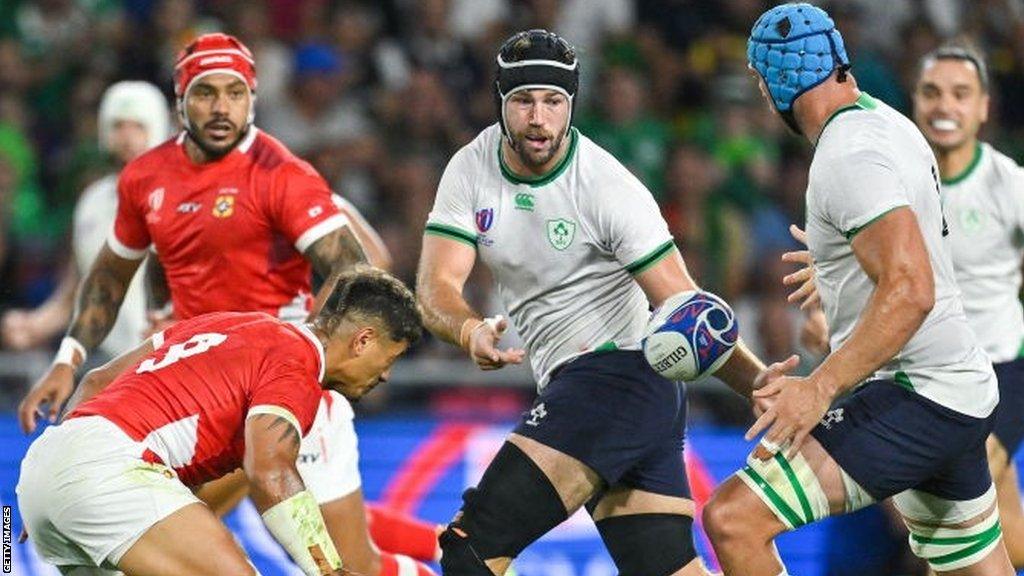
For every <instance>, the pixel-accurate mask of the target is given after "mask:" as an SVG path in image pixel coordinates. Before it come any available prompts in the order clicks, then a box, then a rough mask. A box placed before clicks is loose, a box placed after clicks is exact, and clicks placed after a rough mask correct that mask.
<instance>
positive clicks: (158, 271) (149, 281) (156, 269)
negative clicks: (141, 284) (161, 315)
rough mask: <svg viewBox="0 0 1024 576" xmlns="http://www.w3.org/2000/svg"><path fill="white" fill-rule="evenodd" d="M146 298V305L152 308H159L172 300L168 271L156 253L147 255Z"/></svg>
mask: <svg viewBox="0 0 1024 576" xmlns="http://www.w3.org/2000/svg"><path fill="white" fill-rule="evenodd" d="M146 300H147V302H146V307H147V308H149V309H150V310H159V309H160V308H163V307H164V306H166V305H167V303H168V302H170V301H171V289H170V287H169V286H168V285H167V273H166V272H165V271H164V266H163V264H161V263H160V259H159V258H158V257H157V255H156V254H155V253H150V254H149V256H147V257H146Z"/></svg>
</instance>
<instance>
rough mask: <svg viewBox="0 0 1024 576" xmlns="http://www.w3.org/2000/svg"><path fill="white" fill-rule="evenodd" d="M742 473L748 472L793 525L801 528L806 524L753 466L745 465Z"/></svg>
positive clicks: (749, 476) (748, 475)
mask: <svg viewBox="0 0 1024 576" xmlns="http://www.w3.org/2000/svg"><path fill="white" fill-rule="evenodd" d="M740 473H741V474H746V475H747V477H748V478H750V479H751V480H753V481H754V484H757V486H758V487H759V488H760V489H761V490H762V491H763V492H764V495H765V496H767V497H768V499H769V500H771V502H772V504H774V505H775V507H776V508H778V510H779V512H781V513H782V515H783V516H785V517H786V520H787V521H788V522H789V524H790V526H791V527H793V528H799V527H800V526H803V525H804V524H805V522H802V521H801V520H800V517H799V516H797V514H796V512H794V511H793V509H792V508H790V507H789V504H786V501H785V500H783V499H782V496H779V493H778V492H776V491H775V489H774V488H772V487H771V485H770V484H768V482H767V481H765V479H764V478H762V477H761V475H760V474H758V473H757V472H755V471H754V469H753V468H751V467H750V466H745V467H744V468H743V469H742V470H740Z"/></svg>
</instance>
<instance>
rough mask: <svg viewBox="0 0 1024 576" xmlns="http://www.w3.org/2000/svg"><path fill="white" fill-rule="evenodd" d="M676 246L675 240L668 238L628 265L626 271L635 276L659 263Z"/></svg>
mask: <svg viewBox="0 0 1024 576" xmlns="http://www.w3.org/2000/svg"><path fill="white" fill-rule="evenodd" d="M675 247H676V245H675V242H673V241H672V240H666V241H665V243H664V244H662V245H660V246H658V247H657V248H655V249H654V250H651V251H650V252H648V253H647V254H646V255H644V256H641V257H640V258H639V259H637V260H636V261H635V262H633V263H632V264H630V265H629V266H626V271H627V272H629V273H630V274H632V275H634V276H635V275H637V274H639V273H641V272H643V271H645V270H647V269H648V268H650V267H651V266H654V265H655V264H657V263H658V261H660V260H661V259H662V258H664V257H665V256H668V254H669V253H670V252H672V249H673V248H675Z"/></svg>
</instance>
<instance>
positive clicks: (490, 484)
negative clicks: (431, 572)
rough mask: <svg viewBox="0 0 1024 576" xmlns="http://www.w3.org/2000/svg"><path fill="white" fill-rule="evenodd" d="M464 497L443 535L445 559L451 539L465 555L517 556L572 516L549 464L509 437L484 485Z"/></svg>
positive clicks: (489, 556) (488, 469)
mask: <svg viewBox="0 0 1024 576" xmlns="http://www.w3.org/2000/svg"><path fill="white" fill-rule="evenodd" d="M462 499H463V506H462V510H461V511H460V513H459V516H458V519H457V520H456V521H454V522H452V524H451V525H450V526H449V528H448V530H446V531H445V533H446V534H448V536H447V537H446V538H442V539H441V543H442V550H443V556H442V559H444V558H447V557H448V550H447V549H445V542H446V541H447V543H448V544H447V545H448V546H449V547H454V548H456V549H458V550H461V551H462V552H459V554H460V556H459V559H460V560H459V561H462V560H461V559H462V558H463V556H465V557H466V558H467V559H468V558H469V552H470V551H471V552H472V553H473V554H475V555H476V556H477V557H479V559H480V560H481V561H483V560H489V559H491V558H515V557H516V556H518V555H519V553H520V552H521V551H522V550H523V549H524V548H526V547H527V546H528V545H530V543H532V542H533V541H534V540H536V539H537V538H539V537H541V536H543V535H544V534H545V533H547V531H548V530H551V529H552V528H554V527H555V526H557V525H558V524H560V523H561V522H562V521H563V520H565V519H566V518H567V517H568V514H567V513H566V510H565V505H564V504H563V503H562V498H561V496H559V494H558V491H557V490H556V489H555V487H554V486H552V484H551V481H550V480H548V478H547V476H546V475H545V474H544V472H543V470H541V469H540V468H539V467H538V466H537V465H536V464H535V463H534V462H533V461H532V460H531V459H530V458H529V457H528V456H527V455H526V454H525V453H523V451H522V450H520V449H519V448H518V447H517V446H515V445H513V444H511V443H508V442H506V443H505V445H504V446H502V448H501V450H499V451H498V454H497V455H496V456H495V457H494V460H492V461H491V464H490V465H489V466H488V467H487V472H485V473H484V477H483V478H482V479H481V480H480V484H479V487H478V488H470V489H469V490H466V492H465V493H464V494H463V496H462ZM455 536H459V538H455ZM453 561H455V560H453ZM442 565H444V564H442ZM445 573H447V571H446V572H445Z"/></svg>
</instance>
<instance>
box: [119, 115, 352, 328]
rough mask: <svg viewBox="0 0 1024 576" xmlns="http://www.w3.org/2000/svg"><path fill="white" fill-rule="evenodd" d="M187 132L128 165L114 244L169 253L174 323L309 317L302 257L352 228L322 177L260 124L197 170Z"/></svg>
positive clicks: (132, 251)
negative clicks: (242, 314) (238, 315)
mask: <svg viewBox="0 0 1024 576" xmlns="http://www.w3.org/2000/svg"><path fill="white" fill-rule="evenodd" d="M184 139H185V136H184V133H182V134H181V135H179V136H178V137H177V138H176V139H173V140H169V141H167V142H165V143H164V144H162V145H160V146H158V147H156V148H154V149H153V150H150V151H149V152H147V153H145V154H143V155H142V156H140V157H139V158H137V159H136V160H134V161H133V162H131V163H130V164H128V166H126V167H125V169H124V171H122V172H121V176H120V179H119V181H118V206H117V218H116V220H115V221H114V229H113V232H112V233H111V235H110V238H109V241H108V244H109V245H110V247H111V249H112V250H113V251H114V252H115V253H117V254H118V255H119V256H121V257H123V258H133V259H134V258H141V257H143V256H144V255H145V251H146V249H147V248H149V246H150V245H152V246H153V247H154V249H155V250H156V252H157V253H158V254H159V256H160V262H161V264H163V266H164V269H165V270H166V274H167V283H168V285H169V287H170V289H171V299H172V301H173V304H174V315H175V317H177V318H179V319H181V318H191V317H193V316H197V315H199V314H205V313H208V312H217V311H223V310H235V311H261V312H267V313H269V314H272V315H274V316H277V317H279V318H284V319H288V320H293V321H297V320H301V319H303V318H304V317H305V316H306V313H307V312H308V311H309V309H310V307H311V306H312V296H311V294H310V276H311V272H312V271H311V267H310V264H309V262H308V261H307V260H306V259H305V258H304V257H303V255H302V253H303V252H304V251H305V250H306V249H307V248H309V246H310V245H312V244H313V243H314V242H316V241H317V240H319V239H320V238H322V237H323V236H325V235H326V234H328V233H330V232H331V231H333V230H335V229H337V228H340V227H341V226H343V225H345V224H346V223H347V220H346V218H345V216H344V215H343V214H342V213H341V212H340V210H339V208H338V207H337V205H335V203H334V201H332V196H331V191H330V189H329V188H328V186H327V183H326V182H324V180H323V178H321V177H320V175H319V174H317V172H316V170H314V169H313V167H312V166H310V165H309V164H308V163H306V162H304V161H303V160H301V159H299V158H298V157H296V156H295V155H293V154H292V153H291V152H289V151H288V149H287V148H285V147H284V145H283V144H281V143H280V142H278V141H277V140H276V139H274V138H273V137H271V136H269V135H268V134H266V133H264V132H261V131H259V130H258V129H256V127H255V126H254V127H252V128H251V129H250V130H249V133H248V134H247V135H246V137H245V138H244V139H243V141H242V142H240V143H239V144H238V146H237V147H235V149H234V150H232V151H231V152H229V153H228V154H227V155H226V156H224V157H223V158H221V159H220V160H217V161H215V162H210V163H208V164H195V163H194V162H192V161H191V160H190V159H189V158H188V156H187V155H186V153H185V145H184Z"/></svg>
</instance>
